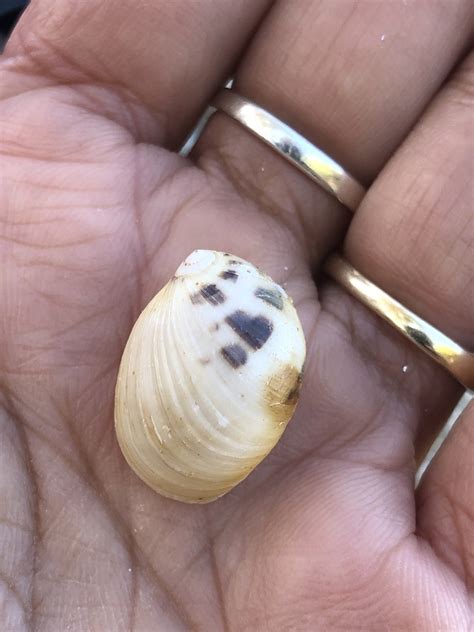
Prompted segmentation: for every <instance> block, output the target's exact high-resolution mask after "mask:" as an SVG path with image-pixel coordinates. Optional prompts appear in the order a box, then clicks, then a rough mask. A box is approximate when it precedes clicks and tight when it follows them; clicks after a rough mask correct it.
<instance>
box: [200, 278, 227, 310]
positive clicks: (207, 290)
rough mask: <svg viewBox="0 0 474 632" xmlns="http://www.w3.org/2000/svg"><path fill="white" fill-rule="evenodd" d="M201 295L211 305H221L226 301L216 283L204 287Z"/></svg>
mask: <svg viewBox="0 0 474 632" xmlns="http://www.w3.org/2000/svg"><path fill="white" fill-rule="evenodd" d="M200 294H201V296H202V297H203V298H204V299H205V300H206V301H207V302H208V303H210V304H211V305H219V304H220V303H224V302H225V300H226V298H225V295H224V293H223V292H221V290H220V289H219V288H218V287H217V285H215V284H214V283H211V284H210V285H206V286H205V287H203V288H202V290H201V292H200Z"/></svg>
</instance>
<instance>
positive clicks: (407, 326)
mask: <svg viewBox="0 0 474 632" xmlns="http://www.w3.org/2000/svg"><path fill="white" fill-rule="evenodd" d="M325 270H326V272H327V273H328V274H329V275H330V276H331V277H332V278H333V279H334V280H335V281H337V282H338V283H339V284H340V285H342V286H343V287H344V288H345V289H346V290H347V291H348V292H349V293H350V294H352V296H354V297H355V298H356V299H357V300H359V301H360V302H361V303H363V304H364V305H366V306H367V307H368V308H369V309H371V310H372V311H374V312H375V313H376V314H378V315H379V316H380V317H381V318H383V319H384V320H386V321H387V322H389V323H390V324H391V325H392V326H393V327H395V329H397V330H398V331H399V332H400V333H401V334H403V335H404V336H405V337H406V338H408V339H409V340H411V341H412V342H413V343H415V344H416V345H417V346H418V347H419V348H420V349H422V350H423V351H424V352H425V353H427V354H428V355H429V356H430V357H431V358H433V360H436V362H438V363H439V364H441V365H442V366H443V367H444V368H445V369H447V370H448V371H449V372H450V373H451V374H452V375H453V376H454V377H455V378H456V379H457V380H458V381H459V382H460V383H461V384H462V385H463V386H465V387H466V388H467V389H468V390H474V354H473V353H470V352H469V351H466V349H463V348H462V347H461V346H460V345H458V344H457V343H456V342H454V340H451V338H448V336H445V335H444V334H443V333H442V332H441V331H439V330H438V329H436V327H433V325H430V324H429V323H427V322H426V321H424V320H423V319H422V318H420V317H419V316H417V315H416V314H414V313H413V312H412V311H410V310H409V309H408V308H406V307H405V306H404V305H402V304H401V303H399V302H398V301H396V300H395V299H394V298H392V297H391V296H390V295H389V294H387V293H386V292H384V291H383V290H381V289H380V288H379V287H377V286H376V285H375V284H374V283H372V282H371V281H369V280H368V279H367V278H365V277H364V276H363V275H362V274H361V273H360V272H358V271H357V270H356V269H355V268H354V267H353V266H352V265H351V264H350V263H349V262H348V261H346V260H345V259H343V258H342V257H341V256H339V255H332V256H331V257H330V258H329V259H328V261H327V262H326V266H325Z"/></svg>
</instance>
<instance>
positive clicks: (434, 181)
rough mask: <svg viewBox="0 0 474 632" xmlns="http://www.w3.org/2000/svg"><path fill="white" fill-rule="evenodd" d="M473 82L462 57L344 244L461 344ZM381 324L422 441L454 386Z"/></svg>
mask: <svg viewBox="0 0 474 632" xmlns="http://www.w3.org/2000/svg"><path fill="white" fill-rule="evenodd" d="M473 83H474V56H472V55H470V56H469V57H468V58H467V59H466V61H465V62H464V63H463V65H462V66H461V67H460V69H459V70H458V71H457V73H456V74H455V76H454V78H453V80H452V81H451V82H450V83H449V84H448V85H447V86H446V87H445V88H444V89H443V90H442V92H441V93H440V94H439V96H438V97H437V98H436V100H435V101H434V102H433V104H432V106H431V107H430V108H429V110H428V111H427V112H426V114H425V115H424V116H423V118H422V119H421V120H420V122H419V123H418V125H417V126H416V127H415V129H414V131H413V132H412V134H411V135H410V136H409V138H408V139H407V141H406V142H405V143H404V144H403V146H402V147H401V149H400V150H399V151H398V152H397V153H396V154H395V156H394V157H393V158H392V160H391V161H390V162H389V164H388V165H387V167H386V168H385V169H384V170H383V172H382V174H381V175H380V177H379V178H378V180H377V182H376V183H375V185H374V186H373V187H372V189H371V191H370V193H369V195H368V196H367V197H366V199H365V200H364V202H363V204H362V205H361V207H360V209H359V212H358V214H357V216H356V217H355V219H354V221H353V223H352V225H351V228H350V230H349V233H348V236H347V240H346V244H345V249H346V252H347V255H348V258H349V259H350V261H351V262H352V263H353V265H354V266H355V267H356V268H357V269H358V270H359V271H360V272H362V274H365V275H366V276H368V277H369V278H370V279H371V280H372V281H374V282H375V283H376V284H378V285H379V286H381V287H382V288H383V289H384V290H385V291H386V292H388V293H389V294H390V295H391V296H393V297H394V298H396V299H397V300H399V301H400V302H401V303H402V304H404V305H406V307H408V308H409V309H412V310H413V311H414V312H415V313H417V314H419V315H420V316H421V317H422V318H425V319H426V320H427V321H428V322H430V323H431V324H433V325H435V326H436V327H438V328H440V329H441V330H442V331H443V332H444V333H445V334H447V335H448V336H451V337H453V338H454V339H455V340H456V341H458V342H460V343H461V344H463V345H464V346H466V347H468V348H469V347H472V346H473V343H474V338H473V330H472V305H473V302H472V301H473V296H474V287H473V282H474V274H473V264H474V259H473V255H472V253H473V248H474V222H473V216H472V213H471V209H470V206H471V204H472V193H471V183H470V178H471V173H470V165H471V138H472V116H471V111H470V97H469V95H470V94H471V93H472V87H473ZM380 331H382V332H383V337H387V338H389V339H390V340H392V341H393V342H392V343H391V344H394V345H395V344H396V345H397V346H398V348H399V349H400V352H398V353H397V354H396V355H394V356H392V358H391V359H390V364H389V362H388V358H387V357H385V358H384V362H386V363H387V364H386V372H387V374H390V375H391V376H392V379H393V383H394V386H396V388H399V389H401V390H402V392H403V393H407V392H411V397H412V398H413V397H414V398H415V401H417V402H418V404H417V407H419V411H420V413H421V414H420V415H416V416H415V417H414V418H413V419H412V423H413V424H414V425H416V421H418V419H419V418H421V421H420V429H419V431H420V434H419V436H418V440H419V442H420V445H421V444H423V445H425V444H426V443H427V440H428V438H431V435H432V434H433V433H436V432H437V429H438V427H439V425H440V424H441V422H442V421H444V417H445V407H442V408H441V409H440V411H441V410H442V414H438V413H437V411H436V409H435V410H433V405H432V402H433V398H435V399H436V401H439V402H442V401H445V402H449V401H452V398H454V397H455V396H456V397H458V396H459V389H457V388H456V386H455V382H454V380H453V378H451V376H450V375H449V373H447V372H446V371H444V370H442V369H439V368H438V367H437V366H436V365H435V364H434V363H433V362H432V361H431V360H429V359H428V358H426V357H425V356H424V355H423V353H422V352H421V351H418V350H413V349H411V348H410V347H409V346H408V343H407V344H405V342H404V341H403V340H401V339H400V338H399V336H398V334H396V333H393V332H392V330H391V329H390V327H384V328H381V329H380ZM404 354H407V355H405V359H403V356H404ZM395 358H398V361H396V360H395ZM402 366H405V367H406V369H405V372H403V371H402V370H401V367H402ZM435 384H436V387H435V386H434V385H435Z"/></svg>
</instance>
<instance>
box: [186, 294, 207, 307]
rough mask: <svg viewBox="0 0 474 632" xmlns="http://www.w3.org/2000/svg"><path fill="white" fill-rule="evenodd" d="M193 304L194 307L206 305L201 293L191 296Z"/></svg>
mask: <svg viewBox="0 0 474 632" xmlns="http://www.w3.org/2000/svg"><path fill="white" fill-rule="evenodd" d="M189 298H190V299H191V303H192V304H193V305H198V304H199V303H204V298H203V297H202V296H201V293H200V292H196V293H195V294H191V295H190V297H189Z"/></svg>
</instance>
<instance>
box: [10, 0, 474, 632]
mask: <svg viewBox="0 0 474 632" xmlns="http://www.w3.org/2000/svg"><path fill="white" fill-rule="evenodd" d="M252 35H253V38H252V41H251V44H249V42H250V39H251V36H252ZM469 35H470V4H469V3H468V2H467V1H466V2H464V1H463V0H458V1H456V2H453V1H448V0H446V1H445V2H436V3H435V2H432V3H418V4H415V3H407V2H402V1H400V2H392V3H382V2H352V1H349V0H347V1H346V0H344V1H341V2H338V3H331V2H309V1H308V2H307V1H301V2H298V3H297V2H280V3H276V4H274V5H273V6H270V4H269V3H268V2H266V1H264V0H254V1H252V2H250V1H245V0H233V1H232V2H231V1H225V2H219V3H217V2H211V1H208V0H201V1H200V2H191V1H188V0H174V1H173V2H163V1H162V2H158V1H157V2H154V3H150V2H136V1H135V2H131V1H130V0H126V1H123V0H122V1H120V2H119V0H102V1H101V2H99V1H98V0H84V1H83V2H79V3H78V2H74V1H73V0H54V1H51V0H49V1H48V2H46V0H36V2H32V5H31V6H30V8H29V9H28V10H27V12H26V13H25V15H24V16H23V18H22V20H21V22H20V24H19V25H18V27H17V29H16V30H15V32H14V34H13V36H12V38H11V40H10V42H9V44H8V46H7V50H6V53H5V55H4V57H3V58H2V59H1V62H0V91H1V93H0V98H1V101H0V149H1V152H0V165H1V168H0V174H1V175H0V178H1V180H0V184H1V186H0V265H1V269H0V301H1V310H2V315H1V320H0V324H1V327H0V350H1V354H0V428H1V437H2V440H1V445H0V499H1V503H0V613H1V619H2V620H3V621H4V622H6V624H5V627H4V628H3V629H6V630H23V629H33V630H41V631H42V630H45V631H54V632H57V631H59V630H60V631H63V630H79V629H81V630H101V631H104V630H106V631H109V630H110V631H112V630H113V631H114V632H115V631H120V630H137V631H146V632H148V631H151V630H160V631H161V630H163V631H167V630H181V629H185V630H188V629H197V630H237V631H239V632H240V631H244V630H249V631H250V630H252V631H254V630H284V631H286V630H350V631H353V630H377V631H378V630H390V631H392V630H413V631H416V632H419V631H421V630H423V631H424V630H457V631H458V630H467V629H468V628H469V623H470V621H471V616H472V609H471V608H472V602H471V601H470V594H471V593H470V591H472V582H473V573H474V561H473V554H474V545H473V535H472V534H473V525H472V521H473V509H472V461H471V456H472V448H473V444H474V430H473V425H472V424H473V419H472V417H473V407H472V405H471V406H470V408H469V409H468V410H467V411H466V412H465V414H464V418H463V419H462V420H461V421H460V422H459V424H458V426H457V427H456V429H455V431H454V432H453V434H452V435H451V436H450V438H449V440H448V443H447V445H445V447H444V448H443V450H442V453H441V454H440V456H439V458H437V460H436V462H435V463H433V465H432V467H431V468H430V470H429V472H428V474H427V475H426V477H425V478H424V481H423V483H422V485H421V487H420V488H419V489H418V490H417V491H416V493H415V491H414V484H413V477H414V471H415V463H416V457H417V456H418V457H419V456H420V455H422V454H423V452H424V450H425V449H426V445H428V444H429V443H430V441H431V439H432V438H433V436H434V435H435V434H436V432H437V430H438V429H439V427H440V425H441V424H442V423H443V421H444V420H445V419H446V417H447V415H448V414H449V411H450V410H451V408H452V406H453V404H454V402H455V401H456V399H457V398H458V397H459V394H460V388H459V386H458V385H457V383H456V382H455V381H454V380H453V379H452V378H451V377H450V376H449V374H448V373H446V372H445V371H444V370H443V369H441V368H440V367H438V366H437V365H435V364H434V363H433V362H432V361H431V360H430V359H429V358H427V357H425V356H424V355H423V354H422V353H421V352H420V351H418V350H417V349H414V348H412V347H411V346H410V345H409V344H408V343H406V342H405V341H404V340H402V339H401V338H400V337H399V336H398V335H397V334H396V332H394V331H393V330H392V329H391V328H390V327H389V326H388V325H385V324H384V323H382V322H381V321H380V320H379V319H377V318H376V317H375V316H373V315H372V314H371V313H369V312H368V311H367V310H366V309H365V308H364V307H362V306H361V305H360V304H358V303H357V302H356V301H355V300H353V299H352V298H350V297H349V296H348V295H347V294H346V293H345V291H344V290H343V289H342V288H340V287H338V286H336V285H335V284H334V283H332V282H329V281H328V280H327V279H323V278H319V279H318V281H317V287H316V284H315V282H314V280H313V275H314V274H317V273H318V271H319V270H320V267H321V262H322V260H323V258H324V257H325V255H326V254H327V253H328V252H329V251H331V250H333V249H334V248H335V247H336V245H337V243H338V242H339V240H341V239H342V237H343V235H344V234H345V232H346V230H347V234H346V237H345V243H344V249H345V252H346V254H347V256H348V258H349V259H350V260H351V261H352V263H354V265H355V266H356V267H357V268H358V269H360V270H361V271H362V272H365V273H366V274H367V275H368V276H370V278H371V279H372V280H374V281H375V282H376V283H377V284H378V285H380V286H381V287H383V288H384V289H385V290H386V291H387V292H389V293H391V294H392V295H393V296H396V297H397V298H398V299H399V300H401V301H402V302H404V303H405V304H406V305H407V306H409V307H411V308H412V309H413V310H415V311H417V312H418V313H419V314H420V315H421V316H423V317H425V318H426V319H427V320H430V321H431V322H433V324H435V325H436V326H438V327H439V328H440V329H442V330H443V331H444V332H445V333H447V334H448V335H451V336H453V338H455V339H457V340H458V341H459V342H461V343H463V344H465V345H467V346H469V344H471V346H472V341H473V338H472V296H473V275H472V246H473V242H474V239H473V224H472V214H470V213H471V211H470V209H469V204H470V202H471V199H470V198H471V196H470V188H469V178H470V173H469V151H470V134H472V120H471V113H470V111H469V95H470V94H472V86H473V61H472V57H471V58H469V59H466V60H465V61H464V63H463V64H462V65H461V67H460V68H459V69H457V70H456V71H455V74H454V76H453V78H452V79H451V81H450V82H449V83H448V84H447V85H445V86H443V87H441V86H442V84H443V82H444V81H445V80H446V78H447V75H448V74H449V73H450V72H451V71H452V70H453V68H454V66H455V65H456V64H457V63H458V62H459V61H460V60H461V59H462V57H463V55H464V53H465V49H466V47H467V45H468V40H469ZM244 52H245V55H244ZM237 64H238V66H237V70H236V72H235V76H236V87H237V89H238V90H239V91H240V92H242V93H243V94H244V95H246V96H248V97H250V98H253V99H254V100H255V101H256V102H257V103H259V104H260V105H262V106H264V107H267V108H268V109H269V110H270V111H271V112H273V113H274V114H275V115H277V116H279V117H281V118H282V119H283V120H285V121H287V122H288V123H289V124H290V125H293V126H294V127H295V128H297V129H299V130H300V131H301V132H302V133H303V134H305V136H306V137H307V138H309V139H312V140H314V141H315V142H317V144H318V145H319V146H321V147H322V148H323V149H325V150H326V151H327V152H328V153H329V154H330V155H331V156H332V157H334V158H335V159H337V160H339V161H341V162H342V163H343V164H344V165H345V166H346V167H347V168H348V169H349V170H350V171H351V172H352V173H354V175H355V176H357V177H358V178H360V179H361V180H363V181H366V182H370V181H371V180H373V179H374V178H375V176H376V175H377V174H378V173H379V172H380V175H379V176H378V178H377V180H376V182H375V184H374V185H373V186H372V187H371V189H370V191H369V193H368V195H367V196H366V198H365V199H364V201H363V203H362V205H361V207H360V208H359V209H358V211H357V213H356V215H355V217H354V219H353V220H352V222H351V224H350V227H349V228H348V226H349V221H350V220H351V219H352V218H351V216H350V214H349V213H348V212H347V211H346V210H345V209H344V208H343V207H342V206H340V205H339V204H338V203H337V202H335V201H334V199H332V198H331V197H330V196H328V195H327V194H326V193H324V192H323V191H322V190H320V189H319V188H318V187H317V186H316V185H314V184H313V183H312V182H310V181H308V180H307V179H306V178H305V176H304V175H302V174H300V173H298V172H297V171H296V170H294V169H293V168H292V167H291V166H290V165H288V164H287V163H285V162H284V161H283V160H282V159H281V158H279V157H278V156H277V155H276V154H274V153H273V152H272V151H271V150H270V149H269V148H267V147H265V146H263V145H262V144H260V142H259V141H258V140H256V139H254V138H252V137H251V136H250V135H249V134H248V133H247V132H246V131H245V130H244V129H243V128H242V127H240V126H239V125H237V124H236V123H234V122H232V121H231V120H230V119H229V118H228V117H226V116H225V115H222V114H219V115H217V116H216V117H214V119H213V120H212V121H211V122H210V124H209V126H208V128H207V129H206V131H205V133H204V135H203V136H202V138H201V139H200V141H199V143H198V145H197V147H196V148H195V150H194V152H193V155H192V159H190V160H188V159H184V158H182V157H180V156H178V155H177V154H176V153H173V150H175V149H176V148H178V147H179V146H180V144H181V142H182V141H183V139H184V138H185V136H186V133H187V132H188V131H189V129H190V127H191V125H192V123H193V122H194V121H195V119H196V117H197V115H198V114H199V112H200V111H201V110H202V108H203V107H204V105H205V103H206V102H208V100H209V99H210V97H211V96H212V94H213V93H214V92H215V91H216V89H217V87H218V85H219V84H220V83H222V81H223V80H224V79H225V78H226V77H227V76H228V75H229V74H230V73H231V72H233V70H234V68H235V66H236V65H237ZM428 104H430V106H429V109H428V110H427V111H424V110H425V108H426V106H427V105H428ZM413 126H414V129H413V131H412V132H411V133H410V130H411V128H412V127H413ZM392 156H393V157H392ZM389 158H391V159H390V162H388V160H389ZM195 248H210V249H217V250H226V251H229V252H233V253H235V254H237V255H239V256H242V257H244V258H247V259H249V260H250V261H252V262H253V263H255V264H256V265H258V266H259V267H261V268H263V269H264V270H265V271H266V272H268V273H269V274H271V275H272V277H273V278H274V279H275V280H276V281H277V282H279V283H284V284H286V288H287V289H288V292H289V294H290V295H291V296H292V297H293V298H294V300H295V304H296V306H297V308H298V311H299V314H300V317H301V319H302V322H303V325H304V328H305V331H306V337H307V343H308V361H307V369H306V375H305V380H304V385H303V389H302V395H301V400H300V404H299V407H298V410H297V413H296V415H295V418H294V419H293V421H292V422H291V423H290V425H289V426H288V429H287V431H286V433H285V435H284V437H283V439H282V440H281V442H280V443H279V444H278V446H277V447H276V449H275V450H274V451H273V452H272V453H271V455H270V456H269V457H268V458H267V459H266V460H265V461H264V462H263V463H262V464H261V465H260V466H259V467H258V468H257V470H256V471H255V472H254V473H253V474H252V475H251V476H250V477H249V478H248V479H247V480H246V481H245V482H244V483H242V484H241V485H239V486H238V487H237V488H236V489H235V490H234V491H232V492H231V493H230V494H228V495H227V496H226V497H224V498H222V499H220V500H218V501H217V502H215V503H213V504H210V505H205V506H186V505H183V504H179V503H176V502H173V501H170V500H167V499H164V498H162V497H160V496H158V495H156V494H154V493H153V492H152V491H150V490H149V489H148V488H147V487H145V485H143V484H142V483H141V481H140V480H139V479H138V478H137V477H136V476H135V475H134V474H133V473H132V471H131V470H130V468H129V467H128V466H127V465H126V463H125V461H124V459H123V457H122V455H121V453H120V451H119V449H118V445H117V442H116V439H115V435H114V428H113V392H114V384H115V379H116V374H117V369H118V363H119V361H120V357H121V354H122V351H123V347H124V344H125V341H126V339H127V337H128V334H129V332H130V329H131V327H132V325H133V323H134V321H135V320H136V318H137V316H138V314H139V312H140V311H141V309H142V308H143V307H144V305H145V304H146V303H147V302H148V301H149V299H150V298H151V297H152V296H153V295H154V294H155V293H156V292H157V291H158V290H159V288H160V287H161V286H162V285H163V284H164V283H165V282H166V281H167V279H168V278H169V277H170V276H171V275H172V274H173V272H174V270H175V268H176V267H177V265H178V264H179V263H180V261H181V260H182V259H183V258H184V257H185V256H186V255H188V254H189V252H191V251H192V250H193V249H195ZM402 367H408V368H407V370H406V372H404V371H403V370H402Z"/></svg>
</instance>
